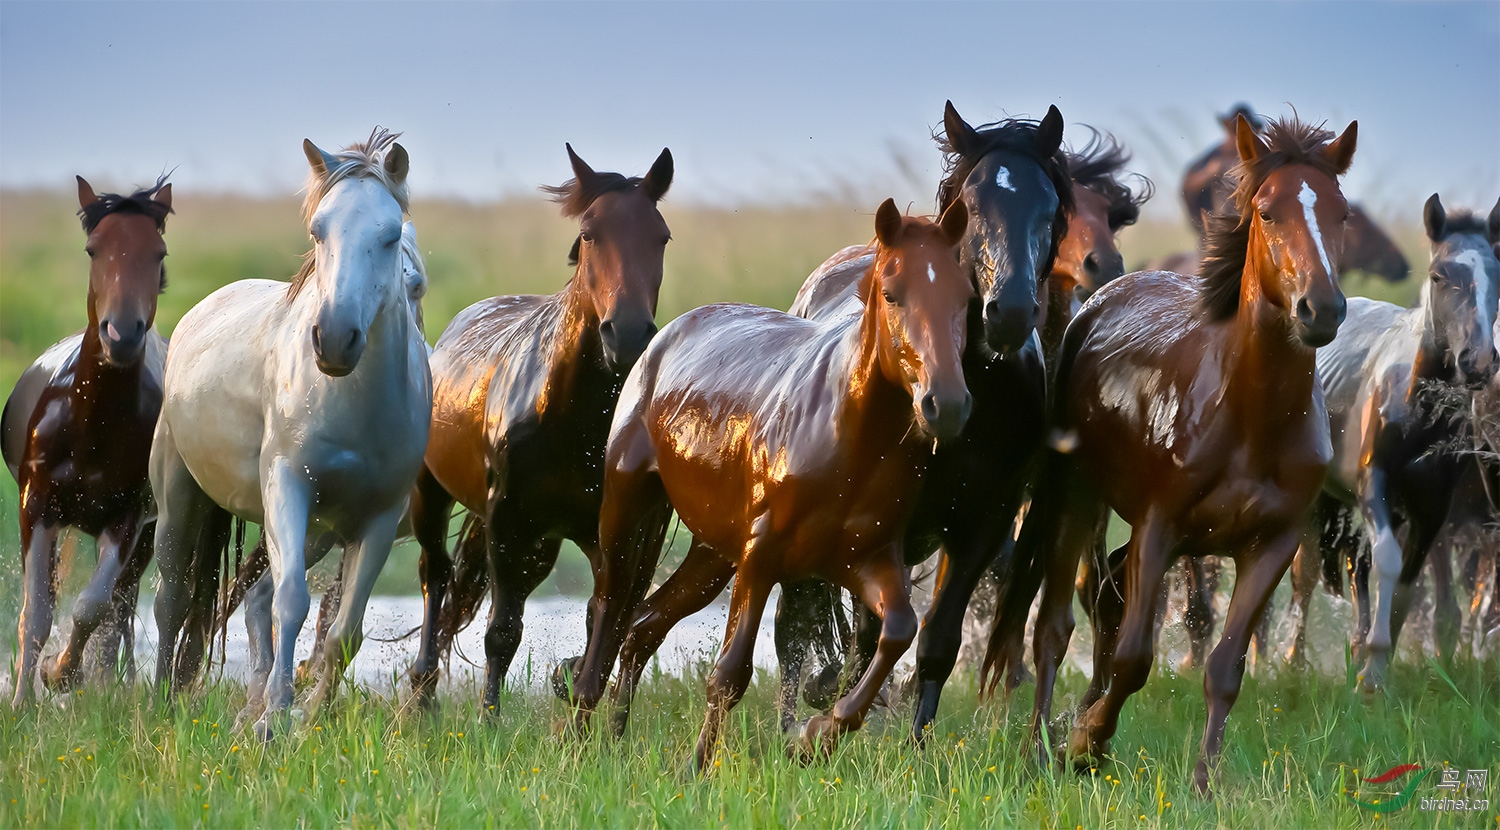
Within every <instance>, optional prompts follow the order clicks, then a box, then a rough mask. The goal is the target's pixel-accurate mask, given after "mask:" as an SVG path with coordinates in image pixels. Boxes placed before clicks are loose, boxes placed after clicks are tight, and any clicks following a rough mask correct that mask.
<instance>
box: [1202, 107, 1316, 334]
mask: <svg viewBox="0 0 1500 830" xmlns="http://www.w3.org/2000/svg"><path fill="white" fill-rule="evenodd" d="M1259 134H1260V138H1261V140H1262V141H1264V142H1265V144H1266V146H1267V147H1268V148H1269V149H1268V150H1267V151H1266V152H1264V153H1261V154H1260V155H1259V156H1256V157H1255V160H1254V161H1252V162H1250V163H1249V164H1246V163H1245V162H1244V161H1243V160H1241V161H1239V162H1237V163H1236V164H1235V166H1234V168H1233V169H1231V170H1230V171H1229V177H1230V178H1231V179H1234V180H1236V181H1237V184H1236V186H1235V189H1234V194H1233V195H1232V196H1231V197H1230V204H1231V205H1232V208H1233V210H1234V213H1224V214H1218V215H1214V216H1209V217H1207V223H1206V224H1205V226H1204V237H1203V270H1202V272H1201V273H1202V280H1203V289H1202V290H1203V300H1202V302H1203V308H1204V309H1205V310H1207V311H1208V314H1209V317H1210V318H1211V319H1213V320H1225V319H1228V318H1230V317H1233V316H1234V314H1235V312H1236V311H1237V310H1238V309H1239V305H1240V283H1241V282H1242V281H1243V279H1244V276H1245V258H1246V257H1247V256H1248V255H1249V247H1250V225H1251V218H1252V217H1253V216H1254V211H1251V210H1249V207H1250V200H1251V199H1253V198H1255V193H1256V191H1258V190H1260V186H1261V185H1263V184H1265V182H1266V179H1267V178H1268V177H1269V176H1270V175H1271V173H1272V172H1274V171H1276V170H1278V169H1280V168H1282V167H1287V166H1289V165H1293V164H1305V165H1307V166H1309V167H1312V168H1313V169H1315V170H1318V171H1319V172H1321V173H1325V174H1327V175H1328V176H1329V177H1331V178H1333V179H1334V180H1335V181H1337V180H1338V176H1339V171H1338V170H1337V169H1336V168H1335V167H1334V166H1333V164H1332V163H1331V162H1330V161H1329V160H1328V159H1327V158H1325V157H1324V156H1323V152H1322V151H1323V148H1324V147H1326V146H1327V145H1328V143H1329V142H1330V141H1332V140H1333V137H1334V136H1333V133H1332V132H1331V131H1330V130H1327V129H1324V128H1323V126H1322V125H1321V124H1304V123H1303V122H1301V121H1299V120H1297V119H1296V118H1295V117H1293V118H1278V119H1276V120H1274V121H1269V122H1267V123H1266V125H1265V128H1264V129H1263V130H1260V131H1259Z"/></svg>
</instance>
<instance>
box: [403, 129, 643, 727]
mask: <svg viewBox="0 0 1500 830" xmlns="http://www.w3.org/2000/svg"><path fill="white" fill-rule="evenodd" d="M568 159H569V160H570V161H571V162H572V166H573V178H572V179H571V180H569V181H568V182H567V183H565V184H563V185H562V186H561V187H549V188H544V189H545V190H546V191H547V192H548V193H550V194H552V196H554V197H555V198H556V199H557V201H558V202H559V203H560V204H561V205H562V211H563V215H565V216H569V217H576V218H578V220H579V231H578V238H577V240H576V241H574V243H573V250H572V252H571V253H570V254H569V257H568V259H569V263H570V264H572V265H574V266H576V270H575V271H574V274H573V278H572V279H571V280H569V281H568V284H567V286H565V287H564V288H563V290H562V291H560V292H558V293H556V294H553V295H551V296H546V297H539V296H521V297H514V296H513V297H492V298H490V299H488V300H483V301H481V302H478V303H476V304H474V305H472V306H469V307H468V308H467V309H465V310H463V311H461V312H459V314H458V316H456V317H454V318H453V321H452V322H451V323H449V324H448V328H447V329H446V330H445V331H444V332H443V335H442V337H440V338H438V342H437V346H436V347H435V348H434V349H433V352H432V373H433V377H434V379H435V382H436V390H435V405H434V408H433V420H432V441H431V443H430V444H429V445H428V447H427V454H426V466H425V467H424V469H423V470H422V473H421V476H420V477H419V478H418V480H417V486H416V492H415V495H414V496H413V498H412V529H413V531H414V532H415V534H416V537H417V541H418V542H420V543H421V545H422V562H421V575H422V592H423V596H424V602H425V606H424V611H425V613H424V615H423V618H422V644H421V650H420V652H419V653H418V655H417V662H416V665H415V666H413V667H412V672H411V677H412V688H413V690H414V691H415V692H416V693H417V695H418V696H419V698H421V699H422V700H424V701H430V700H431V699H432V697H431V695H432V692H433V689H434V686H435V684H436V682H437V672H438V660H439V658H440V656H441V655H442V654H443V652H445V651H446V650H447V647H448V645H449V643H451V642H452V638H453V636H454V635H455V634H456V633H457V632H458V630H459V629H460V628H461V627H462V626H463V625H464V624H466V623H467V622H468V620H469V619H471V618H472V615H473V613H474V610H475V609H476V608H477V605H478V600H479V595H480V593H481V592H482V591H483V589H484V586H485V582H486V569H485V550H486V547H487V548H488V560H489V569H490V571H489V582H490V589H491V605H490V620H489V628H488V630H487V631H486V632H485V638H484V649H485V662H486V669H485V690H484V707H485V711H487V712H488V711H490V710H491V709H492V708H493V706H494V705H495V700H496V698H497V696H498V694H499V690H500V684H501V682H503V681H504V679H505V674H506V672H507V670H508V669H509V668H510V663H511V660H512V658H514V657H515V653H516V648H517V647H518V646H519V645H520V642H521V624H522V620H521V616H522V611H523V610H524V609H525V604H526V597H528V596H529V595H530V594H531V592H532V591H534V590H536V587H537V586H538V585H540V584H541V582H542V580H544V579H546V577H547V574H548V573H550V572H551V571H552V566H553V565H554V564H555V563H556V562H557V553H558V548H559V546H560V545H561V544H562V540H563V539H571V540H573V541H574V542H576V543H578V545H579V546H580V547H582V548H583V549H584V550H585V551H586V552H589V553H590V555H591V556H593V557H594V558H595V559H597V554H596V553H595V551H596V550H597V546H598V538H599V499H600V488H601V486H602V484H603V476H604V471H603V466H602V465H603V460H604V442H605V438H606V436H607V431H608V429H609V419H610V415H611V414H612V413H613V412H614V408H615V400H616V398H617V397H618V396H619V393H620V385H621V383H622V381H623V380H624V377H625V373H626V372H627V371H629V369H630V367H631V366H632V365H634V363H635V361H636V358H637V357H639V356H640V354H641V352H642V351H643V350H644V349H645V348H646V344H647V343H648V342H650V340H651V337H652V336H653V335H654V334H655V333H656V323H655V322H654V318H655V316H656V300H657V292H658V290H659V289H660V288H661V275H662V261H663V258H664V256H665V252H666V247H667V241H668V240H669V239H670V238H671V233H670V231H668V229H667V223H666V222H665V221H664V220H663V219H662V217H661V213H660V212H659V211H658V210H657V206H656V205H657V202H659V201H660V200H661V198H662V197H663V196H665V195H666V193H667V188H669V187H671V185H672V154H671V152H669V151H667V150H662V152H661V155H660V156H659V157H658V158H657V159H656V162H655V163H654V164H653V165H652V166H651V170H650V171H649V172H648V173H647V174H646V176H645V177H644V178H627V177H625V176H622V175H620V174H618V173H597V172H595V171H594V170H593V169H592V168H590V167H589V166H588V164H587V163H585V162H584V160H583V159H581V158H579V157H578V155H577V154H576V153H574V152H573V148H572V146H571V145H570V146H569V147H568ZM454 501H458V502H459V503H460V504H461V505H463V507H464V508H465V509H467V510H469V511H470V512H471V513H472V514H473V516H471V517H470V520H469V521H468V522H466V525H465V532H464V535H463V537H462V540H461V541H460V543H459V548H458V551H457V552H456V553H457V555H456V557H455V558H456V559H457V560H458V562H457V564H458V569H457V578H456V579H455V578H454V573H455V571H454V560H453V559H452V558H450V557H449V555H448V549H447V534H448V516H449V513H450V511H451V510H452V508H453V502H454ZM450 590H451V591H452V594H450V593H449V592H450ZM445 598H446V602H445Z"/></svg>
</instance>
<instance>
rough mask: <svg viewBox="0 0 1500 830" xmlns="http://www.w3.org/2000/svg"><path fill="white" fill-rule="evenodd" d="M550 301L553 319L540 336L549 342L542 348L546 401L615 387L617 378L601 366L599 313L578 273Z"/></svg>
mask: <svg viewBox="0 0 1500 830" xmlns="http://www.w3.org/2000/svg"><path fill="white" fill-rule="evenodd" d="M581 270H582V269H580V271H581ZM552 301H553V302H554V303H555V304H556V309H555V312H554V313H555V314H556V315H557V319H556V321H555V322H554V324H553V325H552V327H551V328H550V329H549V330H548V331H547V332H546V333H545V334H544V337H546V338H547V339H548V341H549V342H547V343H546V344H545V348H543V349H542V354H543V355H545V358H544V359H545V360H546V362H547V373H546V374H547V388H546V390H545V395H546V398H547V400H548V402H549V403H550V402H556V403H565V402H567V401H571V400H573V399H574V398H575V397H577V395H578V393H579V392H580V390H584V389H589V390H593V389H602V388H609V387H611V386H612V384H611V383H610V382H611V381H612V382H613V384H618V383H619V381H620V378H619V377H617V376H615V374H614V373H613V372H611V371H610V370H609V368H608V366H606V365H605V362H604V344H603V341H601V340H600V339H599V314H598V312H596V311H595V310H594V303H593V300H592V298H591V297H590V296H589V295H588V291H587V289H586V288H584V286H583V277H582V275H581V273H575V274H574V275H573V279H572V280H570V281H569V282H568V284H567V286H566V287H564V288H563V290H562V291H561V292H559V293H557V294H555V295H553V298H552ZM601 380H603V381H604V382H602V383H601V382H600V381H601Z"/></svg>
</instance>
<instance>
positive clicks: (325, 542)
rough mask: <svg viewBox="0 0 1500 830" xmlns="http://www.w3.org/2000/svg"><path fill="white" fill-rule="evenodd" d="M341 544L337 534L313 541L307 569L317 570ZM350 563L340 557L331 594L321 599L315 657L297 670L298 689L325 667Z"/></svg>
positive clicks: (310, 656)
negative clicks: (345, 569)
mask: <svg viewBox="0 0 1500 830" xmlns="http://www.w3.org/2000/svg"><path fill="white" fill-rule="evenodd" d="M338 541H339V539H338V534H335V533H324V534H322V535H320V536H319V537H318V538H316V539H314V540H313V541H312V543H311V544H309V545H308V547H307V567H308V568H309V569H311V568H315V567H317V565H318V563H319V562H322V561H323V557H325V556H327V555H328V552H329V551H330V550H333V548H334V546H335V545H337V544H338ZM348 561H349V559H348V557H342V556H341V557H339V568H338V570H336V571H334V574H333V584H331V585H329V586H328V590H326V591H324V592H323V596H322V598H321V599H319V600H318V620H317V622H315V623H313V647H312V654H309V655H308V657H307V660H305V661H303V662H302V663H300V664H298V666H297V683H298V684H299V685H300V684H302V683H306V682H307V681H308V680H310V679H312V676H313V675H314V674H315V673H316V671H317V670H318V667H319V666H322V665H323V655H324V654H325V653H326V650H327V649H326V647H327V643H328V627H329V626H331V625H333V618H334V616H335V615H337V614H338V612H339V602H340V601H341V600H342V598H343V596H344V580H345V577H346V573H345V571H344V568H345V567H346V565H347V563H348Z"/></svg>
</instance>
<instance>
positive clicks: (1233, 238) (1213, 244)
mask: <svg viewBox="0 0 1500 830" xmlns="http://www.w3.org/2000/svg"><path fill="white" fill-rule="evenodd" d="M1236 129H1237V133H1236V146H1237V152H1238V154H1239V157H1240V162H1239V165H1238V166H1237V168H1236V171H1235V172H1236V179H1237V181H1238V187H1237V189H1236V190H1235V193H1234V207H1235V209H1236V210H1235V213H1234V214H1233V215H1225V216H1220V217H1215V218H1214V219H1212V220H1211V221H1210V224H1209V247H1208V250H1209V253H1210V256H1209V259H1208V267H1207V268H1206V269H1205V271H1204V274H1203V276H1202V277H1201V278H1189V277H1183V276H1180V275H1177V274H1170V273H1163V272H1142V273H1137V274H1133V275H1131V276H1128V277H1125V278H1123V279H1121V280H1118V281H1116V282H1115V283H1113V284H1111V285H1109V286H1106V287H1105V288H1104V289H1103V290H1101V291H1100V292H1099V293H1097V294H1095V295H1094V298H1093V299H1092V300H1091V301H1090V302H1089V304H1088V305H1086V306H1084V308H1083V310H1082V311H1081V312H1080V313H1079V315H1078V317H1077V318H1076V319H1075V320H1074V322H1073V324H1072V326H1071V327H1070V328H1069V329H1068V333H1067V337H1066V338H1065V340H1064V343H1063V354H1062V361H1061V366H1060V367H1059V369H1058V376H1057V384H1056V390H1057V408H1056V411H1055V416H1056V420H1057V428H1058V429H1059V430H1060V431H1062V432H1064V434H1066V436H1067V439H1066V440H1059V441H1058V442H1057V444H1058V446H1059V448H1060V449H1065V450H1068V451H1067V452H1055V453H1052V454H1051V455H1050V456H1049V458H1048V460H1047V464H1046V469H1045V470H1044V473H1043V476H1042V479H1041V481H1040V483H1039V485H1038V488H1037V493H1036V498H1035V501H1034V503H1033V507H1032V511H1031V513H1030V514H1029V515H1028V516H1027V521H1026V526H1025V528H1024V529H1023V531H1022V538H1021V541H1020V543H1019V545H1018V547H1019V548H1020V549H1021V551H1022V552H1023V553H1022V554H1018V555H1021V556H1026V555H1033V556H1035V560H1034V561H1035V563H1036V564H1037V565H1039V566H1041V567H1032V568H1030V569H1029V570H1028V578H1027V579H1026V580H1022V582H1025V583H1027V584H1025V585H1022V586H1019V587H1021V588H1022V590H1018V591H1013V592H1012V593H1011V594H1010V596H1009V597H1008V599H1007V604H1006V613H1004V614H1002V615H1001V618H1000V620H999V622H998V623H997V627H996V630H995V637H994V638H992V641H991V642H992V644H994V643H995V642H996V640H997V639H998V640H1002V641H1003V640H1004V639H1005V638H1004V636H1003V632H1002V627H1003V626H1006V625H1015V624H1016V622H1015V621H1016V620H1017V619H1019V620H1021V621H1023V622H1024V619H1025V607H1026V606H1029V605H1030V599H1031V596H1032V593H1033V592H1034V590H1035V588H1034V586H1035V582H1034V580H1035V579H1036V578H1037V577H1038V576H1039V574H1040V571H1042V570H1043V569H1045V572H1046V583H1047V584H1046V591H1045V593H1044V595H1043V599H1042V608H1041V611H1040V614H1039V616H1038V618H1037V623H1036V632H1035V641H1034V646H1035V662H1036V670H1037V675H1038V679H1037V695H1036V701H1035V707H1034V711H1033V720H1032V730H1033V734H1034V736H1036V737H1037V738H1038V739H1040V738H1041V731H1042V730H1043V729H1045V728H1046V724H1047V721H1048V718H1049V717H1050V710H1051V700H1052V690H1053V684H1054V682H1055V679H1056V675H1057V669H1058V666H1059V664H1060V663H1061V661H1062V657H1063V653H1064V651H1065V649H1066V647H1067V642H1068V639H1069V637H1070V636H1071V634H1072V629H1073V618H1072V601H1073V591H1074V578H1075V576H1076V574H1077V570H1078V559H1079V556H1080V555H1081V554H1082V553H1083V552H1084V551H1085V550H1089V549H1091V548H1093V547H1094V545H1095V539H1096V536H1097V532H1098V528H1099V526H1100V523H1101V520H1102V518H1103V516H1104V515H1105V510H1106V508H1113V509H1114V511H1115V512H1116V513H1117V514H1119V515H1120V517H1121V518H1123V519H1125V521H1127V522H1129V523H1130V525H1131V528H1132V531H1131V538H1130V542H1129V544H1128V545H1127V547H1126V549H1125V552H1124V555H1123V557H1122V559H1123V561H1122V562H1121V567H1120V568H1119V569H1118V571H1117V572H1116V573H1114V574H1113V578H1112V579H1110V580H1107V583H1113V584H1107V585H1106V587H1105V588H1104V589H1103V590H1102V591H1101V592H1100V595H1099V597H1098V599H1097V605H1096V610H1095V615H1094V626H1095V632H1096V639H1098V640H1099V641H1101V642H1102V646H1101V648H1100V649H1097V650H1096V655H1098V657H1099V658H1100V659H1098V660H1096V663H1095V669H1094V670H1095V672H1096V673H1099V674H1101V675H1107V676H1108V677H1109V684H1108V691H1107V692H1106V693H1104V695H1103V697H1102V698H1099V699H1097V700H1093V701H1085V705H1088V707H1089V708H1088V709H1087V711H1085V712H1084V713H1083V714H1082V716H1081V717H1080V719H1079V721H1078V723H1077V724H1076V725H1075V726H1074V729H1073V733H1072V736H1071V738H1070V740H1069V745H1068V754H1069V756H1071V757H1073V758H1074V759H1075V760H1076V761H1077V762H1078V763H1080V764H1086V763H1088V761H1089V759H1090V758H1097V757H1099V756H1103V755H1105V754H1107V752H1108V745H1109V739H1110V737H1111V736H1113V734H1114V732H1115V729H1116V727H1117V725H1118V723H1119V716H1120V710H1121V708H1122V707H1123V706H1124V703H1125V700H1126V699H1127V698H1128V697H1129V696H1130V695H1132V694H1134V693H1135V692H1136V691H1137V690H1138V689H1140V688H1141V686H1142V685H1144V684H1145V682H1146V678H1147V676H1148V675H1149V674H1150V670H1151V663H1152V658H1153V655H1154V647H1155V643H1154V639H1155V637H1154V626H1153V621H1154V617H1155V609H1156V604H1157V596H1158V593H1159V591H1160V589H1161V585H1162V579H1163V576H1164V575H1165V573H1166V569H1167V566H1168V565H1169V564H1171V561H1172V560H1173V559H1175V558H1177V557H1179V556H1202V555H1205V554H1210V553H1221V552H1225V551H1229V552H1231V553H1232V555H1233V556H1234V559H1235V563H1236V575H1237V579H1236V582H1235V589H1234V596H1233V598H1232V600H1231V602H1230V607H1229V614H1228V618H1227V620H1226V622H1225V629H1224V635H1223V638H1222V639H1221V640H1220V642H1219V645H1218V647H1217V648H1215V650H1214V652H1213V654H1212V656H1210V657H1209V660H1208V666H1207V671H1206V673H1205V676H1204V692H1205V696H1206V698H1207V700H1208V722H1207V724H1206V726H1205V728H1204V732H1203V743H1202V746H1201V749H1200V758H1199V761H1198V764H1197V766H1196V768H1195V769H1194V772H1193V780H1194V784H1195V785H1196V787H1197V788H1198V790H1199V791H1200V792H1203V793H1205V794H1206V793H1207V792H1208V790H1209V782H1210V779H1211V775H1212V770H1213V769H1214V767H1215V766H1216V764H1217V759H1218V756H1219V752H1220V749H1221V747H1222V744H1223V738H1224V725H1225V721H1226V719H1227V717H1228V715H1229V709H1230V707H1231V706H1233V704H1234V700H1235V698H1236V697H1237V696H1238V694H1239V688H1240V682H1241V679H1242V677H1243V674H1244V666H1245V663H1244V660H1245V648H1246V645H1247V643H1248V638H1249V634H1250V630H1251V629H1252V628H1253V627H1254V625H1255V623H1256V621H1257V620H1258V619H1259V617H1260V616H1261V614H1262V612H1263V610H1264V608H1265V605H1266V602H1267V601H1268V600H1269V598H1270V596H1271V592H1272V591H1273V590H1274V589H1275V587H1276V584H1277V583H1278V582H1280V580H1281V577H1282V575H1283V574H1284V573H1285V572H1286V569H1287V567H1288V565H1290V564H1291V561H1292V557H1293V555H1294V554H1295V553H1296V551H1297V546H1298V543H1299V541H1300V537H1301V534H1302V532H1303V526H1304V522H1303V519H1304V517H1305V515H1306V513H1307V511H1308V508H1309V506H1310V505H1311V504H1312V502H1313V499H1314V497H1315V496H1316V495H1317V494H1318V492H1319V489H1320V488H1321V486H1322V483H1323V476H1324V473H1325V471H1326V468H1327V465H1328V462H1329V459H1330V458H1331V457H1332V446H1331V444H1330V438H1329V427H1328V414H1327V410H1326V408H1325V406H1324V402H1323V394H1322V389H1321V387H1320V385H1319V383H1318V377H1317V373H1316V371H1315V368H1314V360H1313V356H1314V350H1315V349H1316V348H1317V347H1318V346H1322V345H1324V344H1326V343H1328V342H1330V341H1331V340H1332V339H1333V338H1334V335H1335V334H1336V333H1337V332H1338V327H1339V324H1340V323H1341V322H1342V320H1343V317H1344V313H1345V301H1344V295H1343V293H1342V291H1341V290H1340V289H1339V284H1338V279H1337V274H1338V269H1337V262H1338V257H1339V253H1340V251H1341V250H1342V242H1343V224H1344V219H1345V216H1346V215H1347V213H1348V205H1347V203H1346V202H1345V201H1344V197H1343V194H1342V193H1341V192H1340V190H1339V186H1338V176H1340V175H1342V174H1343V173H1344V172H1345V171H1346V170H1347V169H1348V167H1349V163H1350V161H1351V160H1352V158H1353V155H1354V149H1355V142H1356V134H1357V125H1355V124H1350V125H1349V128H1348V129H1347V130H1346V131H1345V132H1344V134H1343V135H1341V136H1339V137H1338V138H1336V139H1335V138H1333V135H1332V133H1329V132H1327V131H1325V130H1322V129H1319V128H1316V127H1310V126H1307V125H1304V124H1301V123H1299V122H1297V121H1295V120H1291V121H1277V122H1273V123H1271V124H1269V125H1267V127H1266V129H1265V131H1264V132H1263V133H1257V132H1256V130H1254V129H1253V128H1252V127H1251V125H1250V123H1249V121H1247V120H1245V119H1239V121H1238V123H1237V128H1236ZM1048 542H1052V543H1053V544H1052V545H1051V549H1050V550H1048V549H1047V543H1048ZM1096 567H1100V565H1099V564H1096ZM1102 572H1104V573H1109V572H1110V568H1109V565H1107V564H1106V565H1103V566H1102ZM1027 589H1029V590H1027ZM1096 685H1098V684H1096ZM1090 703H1091V704H1092V705H1089V704H1090ZM1038 744H1040V740H1038Z"/></svg>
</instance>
